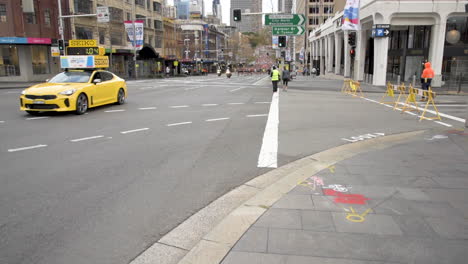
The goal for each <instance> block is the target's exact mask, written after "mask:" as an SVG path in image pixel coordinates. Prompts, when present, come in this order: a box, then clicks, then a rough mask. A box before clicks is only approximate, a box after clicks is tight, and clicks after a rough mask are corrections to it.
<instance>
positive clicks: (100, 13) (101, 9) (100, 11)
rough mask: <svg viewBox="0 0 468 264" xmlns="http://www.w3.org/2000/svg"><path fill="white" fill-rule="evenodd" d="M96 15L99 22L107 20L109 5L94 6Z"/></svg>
mask: <svg viewBox="0 0 468 264" xmlns="http://www.w3.org/2000/svg"><path fill="white" fill-rule="evenodd" d="M96 16H97V21H98V22H99V23H107V22H109V20H110V19H109V7H107V6H98V7H96Z"/></svg>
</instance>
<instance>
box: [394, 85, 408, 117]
mask: <svg viewBox="0 0 468 264" xmlns="http://www.w3.org/2000/svg"><path fill="white" fill-rule="evenodd" d="M397 90H398V93H399V95H398V98H397V99H396V100H395V105H394V106H393V110H395V109H401V108H399V105H400V104H402V103H403V102H401V101H400V100H402V99H403V98H405V97H406V86H405V84H404V83H401V84H400V86H398V88H397Z"/></svg>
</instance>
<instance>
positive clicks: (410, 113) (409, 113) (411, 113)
mask: <svg viewBox="0 0 468 264" xmlns="http://www.w3.org/2000/svg"><path fill="white" fill-rule="evenodd" d="M405 113H407V114H408V115H414V116H415V115H416V114H415V113H413V112H406V111H405Z"/></svg>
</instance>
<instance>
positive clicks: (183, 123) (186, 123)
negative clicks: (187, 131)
mask: <svg viewBox="0 0 468 264" xmlns="http://www.w3.org/2000/svg"><path fill="white" fill-rule="evenodd" d="M188 124H192V121H188V122H180V123H173V124H167V126H168V127H171V126H180V125H188Z"/></svg>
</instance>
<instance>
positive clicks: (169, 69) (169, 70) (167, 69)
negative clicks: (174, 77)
mask: <svg viewBox="0 0 468 264" xmlns="http://www.w3.org/2000/svg"><path fill="white" fill-rule="evenodd" d="M170 73H171V68H169V66H166V77H169V74H170Z"/></svg>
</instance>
